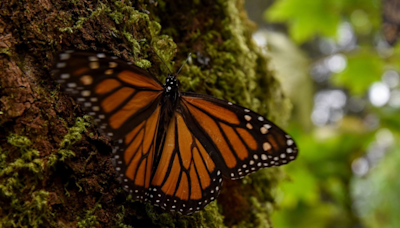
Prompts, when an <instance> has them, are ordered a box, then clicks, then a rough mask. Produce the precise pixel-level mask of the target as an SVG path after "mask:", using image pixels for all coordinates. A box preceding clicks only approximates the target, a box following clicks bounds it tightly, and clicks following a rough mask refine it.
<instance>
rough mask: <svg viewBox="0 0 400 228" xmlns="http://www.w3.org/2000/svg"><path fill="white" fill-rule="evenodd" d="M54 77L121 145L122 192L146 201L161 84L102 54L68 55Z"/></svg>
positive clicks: (118, 150)
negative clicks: (124, 191)
mask: <svg viewBox="0 0 400 228" xmlns="http://www.w3.org/2000/svg"><path fill="white" fill-rule="evenodd" d="M55 65H56V68H57V69H56V72H55V76H56V78H57V81H58V82H59V83H61V85H62V86H63V87H65V91H66V93H67V94H69V95H71V96H73V97H75V98H76V100H77V101H78V102H79V103H80V104H81V105H82V106H83V108H84V109H85V110H87V111H88V113H89V115H92V116H94V118H95V120H96V121H97V122H98V123H99V125H100V128H101V129H103V130H104V131H105V132H106V133H107V134H108V135H109V136H110V137H111V138H112V139H114V141H116V142H117V145H116V146H115V147H114V153H115V163H116V165H115V166H116V170H117V172H118V174H119V176H120V177H121V179H122V182H123V183H124V188H125V189H126V190H128V191H129V192H130V193H132V194H133V196H134V197H136V198H137V199H142V200H143V196H144V193H145V192H147V189H148V187H149V186H150V179H151V172H152V168H153V164H154V157H155V153H156V138H157V135H158V125H159V124H158V123H159V118H160V113H161V111H160V109H161V108H160V99H161V94H162V91H163V87H162V85H161V83H160V82H159V81H158V80H157V79H156V78H155V77H154V76H152V75H150V74H149V73H147V72H146V71H144V70H142V69H141V68H139V67H137V66H135V65H132V64H131V63H129V62H125V61H122V60H120V59H118V58H116V57H114V56H109V55H107V54H104V53H93V52H81V51H78V52H75V51H66V52H64V53H61V54H59V56H58V58H57V59H56V64H55Z"/></svg>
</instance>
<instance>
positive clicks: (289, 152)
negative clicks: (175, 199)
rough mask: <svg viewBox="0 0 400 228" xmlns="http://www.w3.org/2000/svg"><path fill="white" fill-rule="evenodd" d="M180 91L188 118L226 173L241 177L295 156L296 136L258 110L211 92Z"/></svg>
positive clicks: (224, 173)
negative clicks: (228, 100)
mask: <svg viewBox="0 0 400 228" xmlns="http://www.w3.org/2000/svg"><path fill="white" fill-rule="evenodd" d="M181 94H182V102H181V104H182V106H181V111H182V113H183V115H184V116H185V121H187V122H188V123H190V124H188V126H189V128H190V129H191V132H192V133H193V134H194V135H195V137H197V138H198V139H199V141H200V142H201V143H202V144H203V146H204V147H205V148H207V151H208V153H209V154H210V156H212V158H213V160H214V161H215V163H216V164H217V166H218V167H219V168H220V169H221V171H222V174H223V175H224V176H226V177H229V178H231V179H238V178H242V177H244V176H246V175H248V174H249V173H252V172H255V171H257V170H259V169H261V168H265V167H270V166H279V165H282V164H287V163H288V162H290V161H292V160H294V159H295V158H296V156H297V147H296V144H295V143H294V141H293V139H292V138H291V137H290V136H289V135H288V134H286V133H285V132H284V131H282V130H281V129H280V128H278V127H277V126H276V125H274V124H273V123H271V122H270V121H268V120H266V119H265V118H264V117H262V116H260V115H259V114H257V113H255V112H253V111H250V110H249V109H246V108H243V107H241V106H239V105H235V104H232V103H231V102H227V101H224V100H220V99H217V98H214V97H211V96H207V95H202V94H197V93H187V92H186V93H181Z"/></svg>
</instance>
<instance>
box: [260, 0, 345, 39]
mask: <svg viewBox="0 0 400 228" xmlns="http://www.w3.org/2000/svg"><path fill="white" fill-rule="evenodd" d="M342 5H343V0H285V1H276V2H275V3H274V5H273V6H272V7H271V8H269V9H268V10H267V11H266V12H265V18H266V19H267V20H270V21H273V22H287V23H288V24H289V32H290V35H291V36H292V38H293V40H294V41H296V42H298V43H302V42H305V41H307V40H308V39H311V38H312V37H313V36H315V35H322V36H330V37H333V36H335V35H336V31H337V27H338V25H339V22H340V20H341V16H340V11H341V8H342Z"/></svg>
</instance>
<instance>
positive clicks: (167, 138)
mask: <svg viewBox="0 0 400 228" xmlns="http://www.w3.org/2000/svg"><path fill="white" fill-rule="evenodd" d="M55 68H56V69H55V72H56V73H55V75H56V77H57V80H58V82H59V83H60V84H62V86H63V87H64V88H65V91H66V93H67V94H70V95H72V96H73V97H75V98H76V100H77V101H78V102H80V103H81V104H82V105H83V107H84V108H85V109H86V110H87V111H88V114H89V115H92V116H93V117H94V118H95V120H96V121H97V122H98V123H99V125H100V128H101V129H103V130H104V131H105V132H106V133H107V135H109V136H110V137H111V138H112V139H113V140H114V141H115V142H116V146H115V147H114V151H113V153H114V159H115V169H116V172H117V174H118V175H119V177H120V178H121V182H122V183H123V188H124V189H125V190H127V191H128V192H129V193H130V194H132V196H133V197H134V199H137V200H140V201H141V202H150V203H151V204H153V205H155V206H159V207H161V208H163V209H164V210H168V211H173V212H174V211H175V212H178V213H181V214H185V215H190V214H192V213H194V212H196V211H199V210H201V209H202V208H204V207H205V206H206V205H207V204H209V203H210V202H212V201H213V200H215V199H216V198H217V196H218V194H219V192H220V190H221V186H222V177H226V178H230V179H240V178H243V177H244V176H246V175H248V174H250V173H252V172H255V171H257V170H259V169H261V168H264V167H270V166H279V165H283V164H286V163H288V162H290V161H292V160H294V159H295V158H296V156H297V152H298V150H297V147H296V144H295V143H294V141H293V139H292V138H291V137H290V136H289V135H288V134H286V133H285V132H284V131H283V130H281V129H280V128H278V127H277V126H276V125H275V124H273V123H272V122H270V121H268V120H266V119H265V118H264V117H262V116H260V115H259V114H257V113H255V112H253V111H250V110H249V109H246V108H243V107H241V106H239V105H236V104H233V103H231V102H228V101H224V100H220V99H217V98H214V97H212V96H208V95H204V94H198V93H192V92H180V91H179V90H178V84H179V82H178V80H177V78H176V75H168V76H167V79H166V81H165V84H164V85H163V84H161V83H160V82H159V80H158V79H157V78H156V77H154V76H153V75H151V74H150V73H148V72H147V71H145V70H143V69H141V68H140V67H138V66H135V65H133V64H132V63H130V62H125V61H123V60H121V59H118V58H117V57H115V56H109V55H107V54H105V53H94V52H84V51H66V52H64V53H61V54H59V55H58V57H57V59H56V63H55Z"/></svg>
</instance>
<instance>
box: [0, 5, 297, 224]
mask: <svg viewBox="0 0 400 228" xmlns="http://www.w3.org/2000/svg"><path fill="white" fill-rule="evenodd" d="M254 29H255V25H254V24H253V23H252V22H250V21H249V20H248V18H247V16H246V13H245V11H244V9H243V3H242V1H241V0H226V1H223V0H218V1H211V0H204V1H199V0H198V1H183V0H176V1H158V2H154V1H144V0H142V1H132V2H131V1H126V0H121V1H118V0H98V1H92V0H81V1H73V0H70V1H61V0H54V1H49V0H43V1H33V0H26V1H16V0H11V1H5V2H3V3H2V4H0V86H1V88H0V125H1V127H0V170H1V172H0V218H1V219H0V223H1V225H3V226H4V227H22V226H32V227H47V226H51V227H93V226H94V227H143V226H155V227H174V226H175V227H198V226H202V227H223V226H232V225H237V226H238V227H253V226H264V227H267V226H269V225H270V224H269V213H270V212H271V209H272V208H273V205H274V200H273V194H272V193H271V191H272V189H273V188H274V187H275V186H276V183H277V181H278V180H279V179H281V178H282V176H283V174H282V172H281V171H280V170H279V169H266V170H262V171H259V172H257V173H256V174H253V175H251V176H249V177H247V178H245V179H244V180H243V181H228V180H225V186H224V187H223V192H222V193H221V196H220V197H219V199H218V203H212V204H210V205H209V206H208V207H206V209H205V210H204V211H202V212H200V213H196V214H194V215H193V216H180V215H175V214H171V213H168V212H166V213H163V212H162V211H160V210H159V209H157V208H153V207H152V206H151V205H146V204H141V203H139V202H135V201H133V200H132V199H131V197H130V196H128V195H127V194H126V193H125V192H124V191H123V190H122V189H121V187H120V185H119V182H118V181H117V178H116V177H115V172H114V168H113V166H112V162H111V148H112V142H111V141H110V140H109V139H108V138H107V137H105V136H103V135H102V134H101V133H99V132H98V130H97V128H96V126H95V125H94V124H92V121H91V120H90V119H88V118H85V113H84V112H83V111H81V109H80V107H79V106H78V105H77V104H76V103H75V102H74V101H73V100H72V99H71V98H70V97H68V96H66V95H64V94H63V93H62V91H60V88H59V85H57V84H56V83H55V82H54V79H53V78H52V77H51V76H50V70H51V65H52V59H53V57H54V55H55V54H56V53H57V52H59V51H61V50H65V49H81V50H96V51H105V52H108V53H114V54H115V55H117V56H119V57H121V58H123V59H125V60H128V61H132V62H134V63H135V64H136V65H138V66H140V67H142V68H145V69H147V70H149V71H150V72H151V73H153V74H154V75H157V76H158V77H159V79H160V80H161V81H163V80H164V79H165V77H166V75H167V74H168V69H167V68H166V67H165V66H164V65H163V64H162V63H161V60H160V59H159V58H158V57H157V55H156V54H155V53H154V52H156V53H158V55H160V57H161V58H162V59H163V60H164V61H165V62H166V63H167V65H168V67H169V68H170V69H173V71H176V69H178V67H179V66H180V65H181V63H182V62H183V61H184V60H185V58H186V56H187V54H188V53H189V52H192V53H193V54H192V59H191V61H190V62H189V64H187V65H186V66H185V67H184V69H183V71H182V73H181V74H180V75H179V76H178V78H179V80H180V82H181V89H182V90H186V91H195V92H198V93H207V94H211V95H213V96H216V97H219V98H223V99H226V100H229V101H232V102H236V103H238V104H241V105H243V106H246V107H249V108H251V109H253V110H254V111H257V112H259V113H260V114H262V115H265V116H267V117H268V118H270V119H271V120H272V121H275V122H277V123H278V124H280V125H282V124H284V123H285V122H286V120H287V118H288V114H289V110H290V104H289V102H288V101H287V99H286V98H285V97H284V96H283V95H282V90H281V88H280V85H279V83H278V82H277V81H276V80H275V78H274V76H273V72H270V71H269V70H268V68H267V63H268V60H267V59H266V57H265V56H264V55H262V53H261V50H259V48H258V47H257V46H256V45H255V44H254V43H253V42H252V40H251V33H252V31H254ZM143 39H145V40H147V41H148V43H149V44H150V46H151V47H152V49H154V51H153V50H152V49H151V48H150V47H149V46H148V45H147V44H146V43H141V42H139V41H140V40H143Z"/></svg>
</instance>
